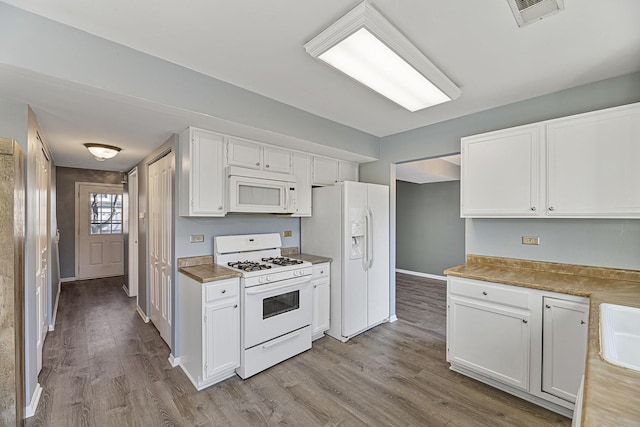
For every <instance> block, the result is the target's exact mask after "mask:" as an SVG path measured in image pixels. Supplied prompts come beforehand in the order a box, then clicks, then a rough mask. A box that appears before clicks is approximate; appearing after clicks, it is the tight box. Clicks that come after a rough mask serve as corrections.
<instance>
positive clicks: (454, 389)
mask: <svg viewBox="0 0 640 427" xmlns="http://www.w3.org/2000/svg"><path fill="white" fill-rule="evenodd" d="M396 298H397V316H398V319H399V320H398V321H396V322H394V323H390V324H383V325H380V326H378V327H376V328H374V329H372V330H370V331H367V332H365V333H363V334H361V335H359V336H358V337H355V338H353V339H352V340H350V341H349V342H347V343H341V342H339V341H337V340H334V339H333V338H329V337H324V338H321V339H319V340H317V341H315V342H314V343H313V348H312V349H311V350H309V351H306V352H304V353H302V354H300V355H298V356H296V357H294V358H291V359H289V360H287V361H285V362H283V363H281V364H278V365H276V366H274V367H272V368H270V369H267V370H266V371H264V372H262V373H259V374H257V375H255V376H254V377H252V378H249V379H247V380H241V379H240V378H239V377H233V378H230V379H228V380H226V381H223V382H222V383H219V384H216V385H214V386H211V387H209V388H207V389H205V390H202V391H200V392H197V391H196V390H195V388H194V387H193V385H192V384H191V382H190V381H189V379H188V378H187V377H186V375H185V374H184V373H183V372H182V370H181V369H180V368H179V367H177V368H172V367H171V366H170V365H169V363H168V362H167V358H168V357H169V353H170V349H169V347H168V346H167V345H166V343H165V342H164V341H163V340H162V338H160V335H159V334H158V331H157V330H156V329H155V328H154V327H153V325H152V324H151V323H148V324H146V323H144V322H143V321H142V320H141V319H140V317H139V315H138V314H137V313H136V311H135V300H134V299H129V298H128V297H127V296H126V295H125V294H124V292H123V291H122V278H111V279H99V280H91V281H80V282H70V283H64V284H63V285H62V289H61V293H60V302H59V311H58V319H57V322H56V329H55V331H54V332H52V333H49V335H48V336H47V339H46V341H45V347H44V349H45V350H44V355H43V370H42V372H41V374H40V377H39V382H40V384H41V385H42V386H43V388H44V391H43V394H42V397H41V400H40V404H39V405H38V409H37V411H36V414H35V415H34V416H33V417H31V418H29V419H28V420H27V421H26V426H29V427H31V426H53V427H56V426H61V427H72V426H118V427H120V426H144V427H147V426H160V425H163V426H254V425H256V426H257V425H259V426H276V425H290V426H305V427H306V426H399V425H402V426H484V425H487V426H489V425H490V426H498V427H503V426H504V427H506V426H515V425H517V426H532V427H536V426H554V427H555V426H557V427H560V426H565V427H566V426H569V424H570V421H569V420H568V419H566V418H564V417H562V416H560V415H557V414H554V413H552V412H549V411H547V410H545V409H543V408H540V407H538V406H536V405H533V404H531V403H529V402H526V401H524V400H521V399H518V398H516V397H514V396H511V395H509V394H506V393H504V392H502V391H500V390H497V389H494V388H492V387H489V386H487V385H485V384H482V383H480V382H478V381H475V380H472V379H470V378H468V377H465V376H463V375H460V374H458V373H456V372H453V371H451V370H450V369H449V366H448V364H447V363H446V360H445V336H446V335H445V334H446V322H445V315H446V287H445V285H444V283H443V282H441V281H438V280H432V279H424V278H419V277H413V276H409V275H405V274H398V275H397V290H396Z"/></svg>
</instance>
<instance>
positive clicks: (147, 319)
mask: <svg viewBox="0 0 640 427" xmlns="http://www.w3.org/2000/svg"><path fill="white" fill-rule="evenodd" d="M136 311H137V312H138V314H139V315H140V317H142V320H144V323H149V320H151V319H149V317H148V316H147V315H146V314H144V311H142V309H141V308H140V306H139V305H136Z"/></svg>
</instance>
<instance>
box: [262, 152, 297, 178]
mask: <svg viewBox="0 0 640 427" xmlns="http://www.w3.org/2000/svg"><path fill="white" fill-rule="evenodd" d="M262 156H263V161H264V170H266V171H269V172H280V173H291V151H289V150H281V149H279V148H273V147H264V148H263V155H262Z"/></svg>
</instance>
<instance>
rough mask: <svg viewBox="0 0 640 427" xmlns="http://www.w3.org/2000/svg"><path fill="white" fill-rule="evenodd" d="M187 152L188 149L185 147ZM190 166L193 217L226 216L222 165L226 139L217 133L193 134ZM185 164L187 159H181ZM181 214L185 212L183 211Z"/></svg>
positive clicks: (189, 159) (189, 210)
mask: <svg viewBox="0 0 640 427" xmlns="http://www.w3.org/2000/svg"><path fill="white" fill-rule="evenodd" d="M183 148H185V147H183ZM187 149H188V150H189V156H188V159H187V161H188V162H189V163H190V164H189V165H186V166H183V168H184V167H186V168H187V169H188V173H187V174H186V176H183V177H181V179H187V180H188V181H189V187H190V191H189V194H190V200H189V201H188V203H189V204H190V206H188V207H186V210H187V211H188V213H189V215H193V216H224V215H225V210H224V205H225V204H224V199H225V197H224V194H225V179H224V165H223V137H222V135H217V134H215V133H211V132H206V131H200V130H194V131H193V133H192V136H191V141H190V147H189V148H187ZM182 160H183V161H185V158H184V157H182ZM181 214H182V210H181Z"/></svg>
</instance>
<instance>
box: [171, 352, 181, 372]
mask: <svg viewBox="0 0 640 427" xmlns="http://www.w3.org/2000/svg"><path fill="white" fill-rule="evenodd" d="M168 360H169V365H171V367H172V368H175V367H176V366H179V365H180V358H179V357H173V353H169V359H168Z"/></svg>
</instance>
